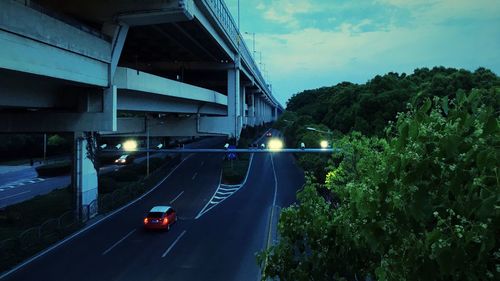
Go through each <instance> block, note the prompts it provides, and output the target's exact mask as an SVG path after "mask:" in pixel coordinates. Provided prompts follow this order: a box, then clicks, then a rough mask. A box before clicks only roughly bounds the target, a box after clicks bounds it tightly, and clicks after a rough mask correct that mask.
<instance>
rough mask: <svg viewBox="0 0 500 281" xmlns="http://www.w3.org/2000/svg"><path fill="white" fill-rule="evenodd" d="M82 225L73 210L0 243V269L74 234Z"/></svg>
mask: <svg viewBox="0 0 500 281" xmlns="http://www.w3.org/2000/svg"><path fill="white" fill-rule="evenodd" d="M81 225H82V223H81V222H79V221H78V220H77V219H76V215H75V212H74V211H73V210H71V211H67V212H65V213H63V214H62V215H60V216H59V217H58V218H54V219H49V220H47V221H45V222H44V223H43V224H41V225H40V226H36V227H31V228H28V229H26V230H24V231H23V232H21V233H20V234H19V235H18V236H17V237H13V238H10V239H6V240H3V241H0V253H2V254H1V255H0V268H1V269H5V268H8V267H10V266H12V265H13V264H16V263H17V262H19V261H22V260H23V259H24V258H26V257H28V256H30V255H33V254H34V253H35V252H37V251H40V250H41V249H43V248H45V247H46V246H47V245H50V244H52V243H54V242H56V241H58V240H59V239H62V238H63V237H65V236H67V235H68V234H70V233H72V232H74V231H75V230H77V229H78V228H79V227H80V226H81Z"/></svg>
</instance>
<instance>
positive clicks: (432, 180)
mask: <svg viewBox="0 0 500 281" xmlns="http://www.w3.org/2000/svg"><path fill="white" fill-rule="evenodd" d="M325 104H326V105H325ZM314 108H317V110H316V109H314ZM362 108H365V109H366V110H361V109H362ZM288 109H290V112H287V113H286V114H285V115H284V116H283V118H281V119H280V120H279V122H277V124H276V126H278V127H279V128H281V129H282V130H283V131H284V132H285V135H286V138H287V142H292V143H296V142H301V141H308V140H309V142H311V139H314V138H321V137H325V136H324V135H321V133H318V132H311V131H308V130H306V129H304V128H305V127H308V126H323V127H322V128H323V130H324V128H327V130H328V129H329V130H334V129H336V130H338V131H336V136H335V137H334V138H333V139H332V140H333V141H334V142H335V143H334V146H335V147H337V148H340V151H339V152H337V153H334V155H333V157H330V159H328V160H325V159H319V158H315V159H306V158H301V159H299V160H300V163H301V164H302V165H303V167H304V168H305V169H306V170H308V171H311V172H312V173H310V175H311V176H310V177H308V178H307V181H306V184H305V186H304V188H303V190H302V191H301V192H299V193H298V200H299V202H298V204H295V205H293V206H291V207H289V208H286V209H283V211H282V213H281V216H280V221H279V225H278V230H279V235H280V239H279V242H278V243H277V244H276V245H274V246H272V247H271V248H270V249H269V250H267V251H265V252H264V253H261V255H260V260H261V261H262V262H263V277H264V279H265V278H267V277H279V279H280V280H339V279H347V280H355V279H357V280H364V278H365V277H367V276H371V277H372V278H374V279H375V280H499V279H500V243H499V241H498V238H499V237H500V211H499V209H498V208H499V206H500V171H499V167H500V150H499V148H500V114H499V113H500V84H499V79H498V77H497V76H496V75H495V74H493V73H491V72H490V71H488V70H486V69H482V68H480V69H478V70H476V71H475V72H474V73H471V72H468V71H464V70H455V69H446V68H434V69H432V70H428V69H417V70H416V71H415V72H414V74H412V75H409V76H406V75H404V74H403V75H398V74H392V73H390V74H387V75H384V76H377V77H375V78H374V79H372V80H371V81H370V82H368V83H367V84H365V85H354V84H349V83H342V84H339V85H337V86H335V87H331V88H323V89H319V90H313V91H305V92H303V93H301V94H298V95H296V96H294V97H293V98H292V99H291V100H290V102H289V103H288ZM292 110H293V111H292ZM389 111H391V113H388V112H389ZM325 112H326V113H325ZM357 113H363V114H361V116H358V115H357ZM391 114H392V115H391ZM284 118H286V119H285V120H286V121H285V120H284ZM351 121H352V122H351ZM336 122H337V123H336ZM342 122H346V123H344V124H343V125H344V127H338V126H337V127H336V126H332V125H331V124H341V123H342ZM349 122H351V123H349ZM361 124H364V125H363V126H361ZM360 128H364V129H360ZM356 130H357V131H360V132H361V133H360V132H353V131H356ZM341 132H344V133H345V134H344V135H342V134H341ZM311 134H317V135H315V136H312V135H311ZM319 162H321V163H319ZM327 163H328V164H327ZM321 165H323V168H321ZM326 166H327V167H326ZM325 174H326V175H325ZM318 175H319V176H318ZM325 190H327V191H329V192H327V193H325V192H324V191H325Z"/></svg>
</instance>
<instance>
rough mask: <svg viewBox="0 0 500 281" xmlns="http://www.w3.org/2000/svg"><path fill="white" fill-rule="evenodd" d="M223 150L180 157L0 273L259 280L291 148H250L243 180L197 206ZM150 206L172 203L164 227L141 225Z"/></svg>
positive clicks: (209, 192) (293, 172) (288, 174)
mask: <svg viewBox="0 0 500 281" xmlns="http://www.w3.org/2000/svg"><path fill="white" fill-rule="evenodd" d="M222 157H223V155H218V154H198V155H192V156H190V157H188V158H186V159H185V160H184V162H182V163H181V164H180V165H179V166H178V167H177V168H176V170H175V171H174V172H173V173H172V174H171V175H170V176H169V177H168V178H167V179H166V180H165V181H164V182H163V183H162V184H160V185H159V186H158V188H157V189H155V190H154V191H153V192H151V193H150V194H148V195H147V196H145V197H144V198H143V199H141V200H139V201H138V202H136V203H134V204H133V205H131V206H130V207H128V208H126V209H124V210H123V211H121V212H119V213H117V214H115V215H114V216H112V217H111V218H109V219H107V220H105V221H103V222H101V223H99V224H97V225H96V226H95V227H93V228H91V229H89V230H88V231H86V232H84V233H83V234H81V235H80V236H77V237H76V238H74V239H72V240H70V241H68V242H67V243H65V244H63V245H61V246H60V247H58V248H56V249H55V250H53V251H51V252H49V253H47V254H45V255H43V256H42V257H40V258H38V259H36V260H34V261H33V262H31V263H29V264H28V265H26V266H24V267H22V268H20V269H18V270H17V271H15V272H14V273H12V274H10V275H9V276H6V277H5V278H4V279H5V280H24V281H26V280H75V281H78V280H217V281H220V280H252V281H255V280H259V278H260V270H259V266H258V264H257V262H256V258H255V254H256V253H257V252H258V251H260V250H262V249H264V248H265V247H266V245H267V243H268V241H269V237H270V231H271V229H272V227H270V218H271V213H272V212H271V210H272V209H274V210H277V209H279V208H278V207H285V206H288V205H290V204H291V203H292V202H293V201H294V200H295V192H296V190H297V189H298V188H300V187H301V186H302V184H303V174H302V172H301V170H300V169H299V168H297V166H296V165H295V164H294V162H293V157H292V156H291V155H286V154H283V155H279V154H273V155H271V154H255V155H254V157H253V160H252V165H251V168H250V171H249V174H248V179H247V181H246V183H245V184H244V185H243V186H241V187H238V188H234V190H233V191H232V192H229V193H227V194H229V197H227V198H226V199H225V200H223V201H221V202H220V203H219V204H217V205H216V206H214V207H213V208H211V209H210V210H209V211H208V212H204V213H203V212H202V211H203V210H206V208H205V206H207V204H208V203H209V202H210V201H211V200H213V199H214V194H215V193H216V192H218V191H220V190H219V189H218V188H219V181H220V173H221V165H222ZM155 205H172V206H173V207H174V208H175V209H176V210H177V214H178V217H179V220H178V222H177V223H176V224H175V225H173V226H172V228H171V230H170V231H168V232H153V231H145V230H144V229H143V228H142V220H143V218H144V215H145V214H146V213H147V211H148V210H149V209H150V208H151V207H152V206H155ZM273 205H275V206H277V208H273ZM275 223H276V220H274V222H273V224H275Z"/></svg>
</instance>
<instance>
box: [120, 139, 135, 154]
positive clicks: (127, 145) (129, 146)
mask: <svg viewBox="0 0 500 281" xmlns="http://www.w3.org/2000/svg"><path fill="white" fill-rule="evenodd" d="M123 149H124V150H125V151H136V150H137V141H135V140H127V141H126V142H124V143H123Z"/></svg>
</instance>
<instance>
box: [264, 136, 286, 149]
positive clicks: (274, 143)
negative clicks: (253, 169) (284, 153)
mask: <svg viewBox="0 0 500 281" xmlns="http://www.w3.org/2000/svg"><path fill="white" fill-rule="evenodd" d="M267 147H268V148H269V149H270V150H272V151H279V150H281V149H283V142H282V141H281V140H280V139H271V140H270V141H269V143H268V144H267Z"/></svg>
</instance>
